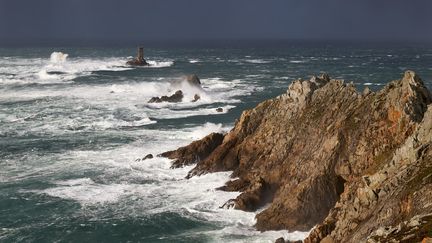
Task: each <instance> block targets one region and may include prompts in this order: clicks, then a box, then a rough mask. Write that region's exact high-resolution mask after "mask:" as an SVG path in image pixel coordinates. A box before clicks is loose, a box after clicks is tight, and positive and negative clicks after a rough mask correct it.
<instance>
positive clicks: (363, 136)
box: [166, 71, 432, 242]
mask: <svg viewBox="0 0 432 243" xmlns="http://www.w3.org/2000/svg"><path fill="white" fill-rule="evenodd" d="M431 101H432V98H431V95H430V93H429V91H428V90H427V89H426V87H425V86H424V84H423V82H422V80H421V79H420V78H419V77H418V76H417V75H416V74H415V73H414V72H412V71H407V72H405V74H404V76H403V77H402V79H400V80H396V81H392V82H390V83H389V84H388V85H387V86H386V87H385V88H384V89H382V90H381V91H379V92H376V93H374V92H371V91H370V90H369V89H366V90H364V91H363V92H362V93H359V92H357V90H356V89H355V88H354V87H353V85H351V84H344V82H343V81H340V80H331V79H330V78H329V76H328V75H321V76H320V77H313V78H312V79H311V80H306V81H305V80H296V81H294V82H293V83H292V84H291V85H290V86H289V87H288V90H287V92H286V93H285V94H283V95H280V96H278V97H276V98H274V99H271V100H267V101H264V102H262V103H261V104H259V105H258V106H257V107H255V108H254V109H251V110H247V111H244V112H243V114H242V115H241V117H240V119H239V120H238V121H237V122H236V124H235V127H234V128H233V129H232V130H231V131H230V132H229V133H228V134H226V135H224V136H223V135H219V136H216V138H217V139H214V138H212V136H213V137H215V135H211V136H210V137H206V138H205V139H203V140H202V141H196V142H194V143H192V144H191V145H190V146H186V147H183V148H181V149H179V150H177V151H172V152H170V153H167V154H166V155H169V157H170V158H172V159H176V161H177V162H176V163H175V164H174V166H179V165H180V166H181V165H182V164H189V163H194V162H196V163H197V164H196V167H195V168H194V169H193V170H191V171H190V172H189V174H188V177H192V176H195V175H201V174H204V173H209V172H216V171H227V170H232V171H233V173H232V177H233V178H238V179H236V180H232V181H229V182H227V184H226V185H225V186H224V187H222V188H221V189H222V190H233V191H241V192H242V193H241V194H240V195H239V196H238V197H237V198H235V199H233V200H230V201H229V202H227V203H226V205H225V206H226V207H230V206H232V207H235V208H237V209H242V210H248V211H254V210H256V209H258V208H259V207H262V206H264V205H266V204H268V207H266V209H265V210H263V211H262V212H261V213H259V214H258V215H257V224H256V227H257V228H258V229H259V230H271V229H288V230H304V231H305V230H310V229H311V228H312V227H314V226H316V227H315V228H314V229H313V230H312V232H311V234H310V236H309V237H308V238H307V239H306V241H307V242H319V241H321V240H323V239H325V240H326V241H328V242H332V241H335V242H359V241H366V240H368V241H370V242H375V241H380V240H383V239H386V238H385V237H390V238H391V237H393V239H396V237H401V238H400V239H402V238H403V237H408V236H409V235H410V234H412V232H413V231H414V232H417V233H418V234H417V235H418V236H416V237H417V238H418V239H420V238H421V237H422V236H425V235H427V234H430V233H431V232H430V230H429V232H428V230H427V228H425V227H426V226H430V225H431V224H432V222H431V220H430V219H431V218H432V216H431V215H429V214H430V213H432V203H430V202H432V190H431V188H432V184H431V182H432V160H431V156H432V150H430V149H429V145H430V143H431V137H432V121H431V119H432V107H431V108H429V110H428V104H429V103H430V102H431ZM222 138H223V140H222ZM213 140H215V143H213ZM221 140H222V141H221ZM209 141H210V142H209ZM196 148H201V149H198V150H197V151H200V152H199V154H197V153H196V152H195V150H196ZM209 150H211V152H209ZM203 151H205V152H203ZM195 155H196V156H195ZM413 220H414V221H413ZM400 225H404V227H400ZM409 225H410V226H409ZM413 225H414V226H413ZM411 226H412V227H411ZM383 227H384V228H383ZM386 227H387V228H386ZM394 228H396V229H397V230H391V229H394ZM410 232H411V233H410ZM419 232H423V233H419ZM392 234H393V235H392ZM390 238H389V239H390ZM417 238H416V240H417ZM400 239H399V240H400ZM407 239H408V238H407Z"/></svg>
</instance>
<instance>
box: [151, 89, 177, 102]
mask: <svg viewBox="0 0 432 243" xmlns="http://www.w3.org/2000/svg"><path fill="white" fill-rule="evenodd" d="M182 100H183V92H182V91H181V90H177V91H176V92H175V93H174V94H173V95H171V96H166V95H164V96H161V97H160V98H159V97H153V98H151V99H150V100H149V101H148V103H161V102H172V103H177V102H181V101H182Z"/></svg>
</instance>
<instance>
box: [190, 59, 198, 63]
mask: <svg viewBox="0 0 432 243" xmlns="http://www.w3.org/2000/svg"><path fill="white" fill-rule="evenodd" d="M197 62H201V61H200V60H198V59H190V60H189V63H197Z"/></svg>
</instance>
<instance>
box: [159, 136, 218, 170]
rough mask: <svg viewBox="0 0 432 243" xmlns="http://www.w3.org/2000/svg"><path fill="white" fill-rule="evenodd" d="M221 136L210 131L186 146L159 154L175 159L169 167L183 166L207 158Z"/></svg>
mask: <svg viewBox="0 0 432 243" xmlns="http://www.w3.org/2000/svg"><path fill="white" fill-rule="evenodd" d="M223 138H224V135H223V134H220V133H211V134H209V135H207V136H206V137H204V138H203V139H201V140H198V141H195V142H192V143H191V144H189V145H188V146H185V147H181V148H179V149H177V150H173V151H168V152H165V153H162V154H160V155H159V156H162V157H166V158H170V159H175V161H174V162H173V163H172V166H171V168H179V167H183V166H186V165H190V164H193V163H197V162H199V161H201V160H203V159H205V158H207V156H208V155H209V154H210V153H211V152H212V151H213V150H214V149H215V148H216V147H217V146H218V145H220V144H221V143H222V140H223Z"/></svg>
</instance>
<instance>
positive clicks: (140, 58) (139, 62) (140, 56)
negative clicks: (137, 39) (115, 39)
mask: <svg viewBox="0 0 432 243" xmlns="http://www.w3.org/2000/svg"><path fill="white" fill-rule="evenodd" d="M126 64H127V65H132V66H149V65H150V64H149V63H148V62H147V61H146V60H145V59H144V48H143V47H138V53H137V56H136V57H135V58H134V59H132V60H129V61H127V62H126Z"/></svg>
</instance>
